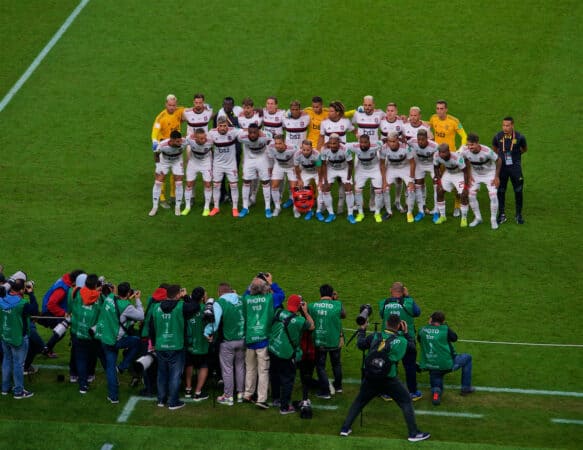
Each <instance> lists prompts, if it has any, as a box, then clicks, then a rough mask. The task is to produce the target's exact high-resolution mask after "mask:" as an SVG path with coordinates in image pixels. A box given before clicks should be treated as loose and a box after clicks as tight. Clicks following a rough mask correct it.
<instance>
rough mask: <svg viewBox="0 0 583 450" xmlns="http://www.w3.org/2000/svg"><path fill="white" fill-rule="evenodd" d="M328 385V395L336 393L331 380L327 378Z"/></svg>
mask: <svg viewBox="0 0 583 450" xmlns="http://www.w3.org/2000/svg"><path fill="white" fill-rule="evenodd" d="M328 387H329V388H330V395H334V394H336V389H334V385H333V384H332V381H330V380H328Z"/></svg>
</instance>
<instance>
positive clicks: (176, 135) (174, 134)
mask: <svg viewBox="0 0 583 450" xmlns="http://www.w3.org/2000/svg"><path fill="white" fill-rule="evenodd" d="M181 137H182V133H180V131H178V130H174V131H173V132H172V133H170V139H180V138H181Z"/></svg>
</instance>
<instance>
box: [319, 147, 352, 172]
mask: <svg viewBox="0 0 583 450" xmlns="http://www.w3.org/2000/svg"><path fill="white" fill-rule="evenodd" d="M320 158H322V161H326V166H327V167H329V168H332V169H334V170H345V169H347V168H348V163H349V162H350V161H352V152H351V151H350V150H347V149H346V147H345V146H344V145H342V144H340V148H339V149H338V150H337V151H335V152H333V151H332V150H330V149H329V148H328V147H324V148H323V149H322V151H321V152H320Z"/></svg>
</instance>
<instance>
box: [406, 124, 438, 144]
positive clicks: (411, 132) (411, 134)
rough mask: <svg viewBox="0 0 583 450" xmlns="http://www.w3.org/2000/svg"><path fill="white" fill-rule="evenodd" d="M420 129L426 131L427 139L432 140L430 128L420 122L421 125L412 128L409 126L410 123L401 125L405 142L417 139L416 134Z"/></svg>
mask: <svg viewBox="0 0 583 450" xmlns="http://www.w3.org/2000/svg"><path fill="white" fill-rule="evenodd" d="M421 129H423V130H425V131H427V137H428V138H429V139H433V133H432V132H431V128H429V125H425V124H424V123H423V122H421V125H419V126H418V127H414V126H413V125H411V123H410V122H407V123H406V124H404V125H403V134H404V135H405V137H406V138H407V140H409V139H413V138H415V139H417V132H418V131H419V130H421Z"/></svg>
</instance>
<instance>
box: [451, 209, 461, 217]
mask: <svg viewBox="0 0 583 450" xmlns="http://www.w3.org/2000/svg"><path fill="white" fill-rule="evenodd" d="M461 215H462V211H461V209H459V208H455V209H454V210H453V216H454V217H459V216H461Z"/></svg>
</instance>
